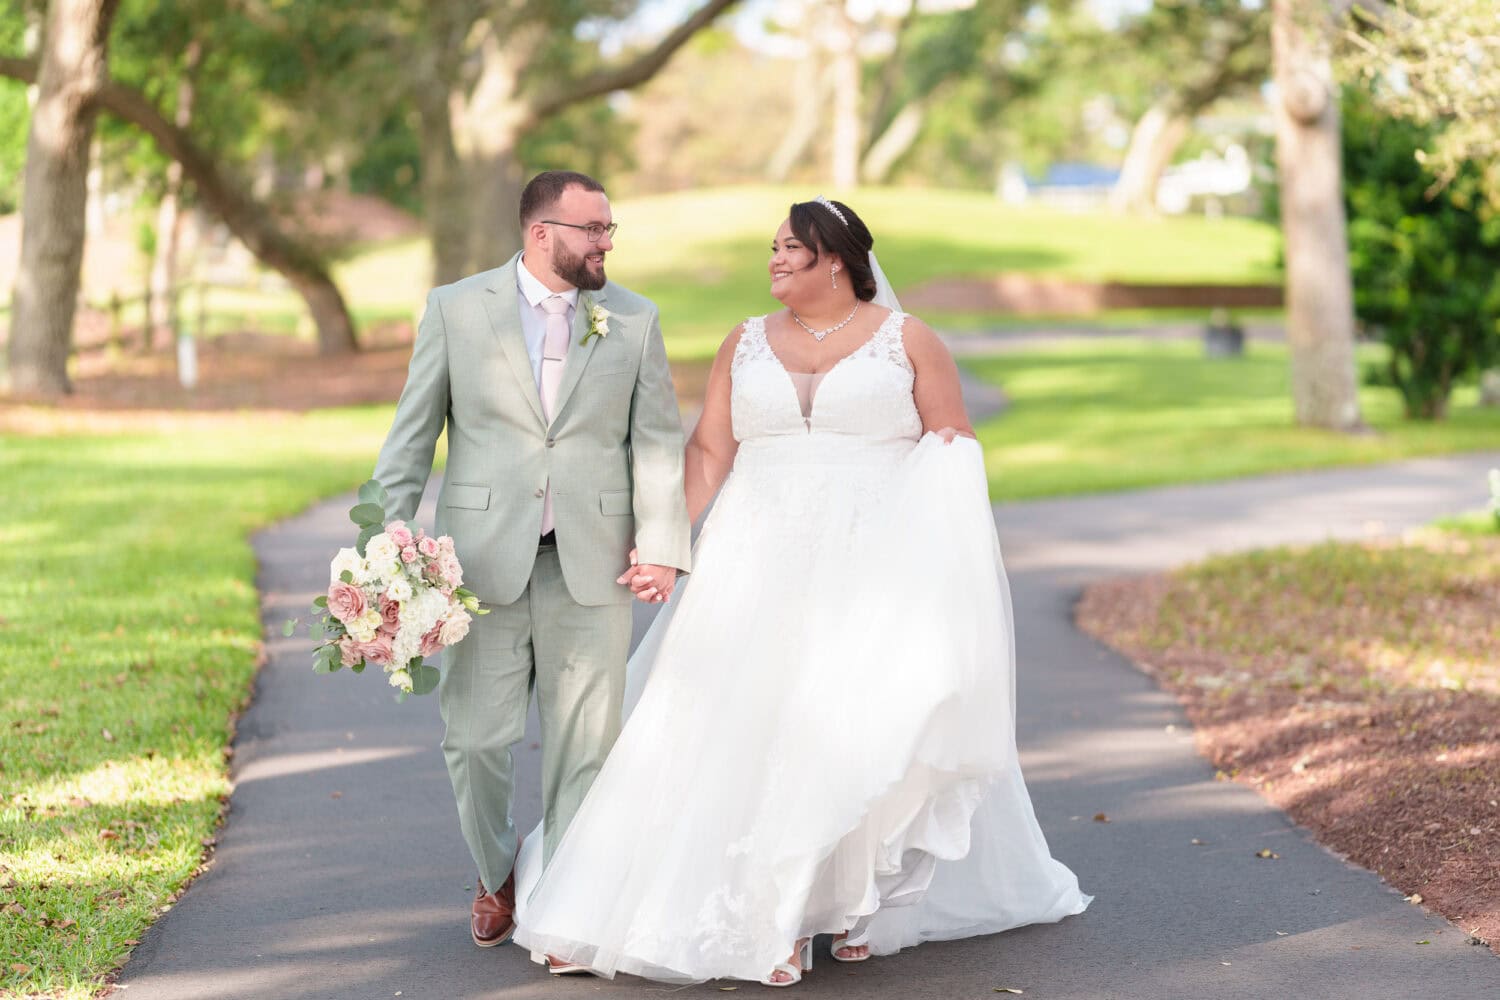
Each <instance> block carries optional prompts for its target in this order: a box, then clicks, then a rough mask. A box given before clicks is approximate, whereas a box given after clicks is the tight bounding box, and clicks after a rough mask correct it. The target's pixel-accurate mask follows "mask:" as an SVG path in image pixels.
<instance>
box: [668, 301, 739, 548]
mask: <svg viewBox="0 0 1500 1000" xmlns="http://www.w3.org/2000/svg"><path fill="white" fill-rule="evenodd" d="M743 329H744V327H743V326H737V327H735V328H734V332H732V333H731V334H730V335H729V336H728V337H726V338H725V339H724V343H723V344H721V345H719V353H718V354H717V355H716V356H715V357H714V365H713V368H712V369H711V370H710V371H709V373H708V388H707V390H706V391H705V392H704V396H703V416H701V417H699V418H698V426H697V427H696V428H694V429H693V436H692V437H690V438H689V439H688V443H687V449H686V451H685V453H684V456H683V459H684V461H683V485H684V487H685V489H686V491H687V508H688V518H689V520H691V521H694V522H696V521H697V520H698V518H700V517H702V516H703V510H704V508H706V507H707V506H708V504H709V501H711V500H713V498H714V494H715V493H717V492H719V487H720V486H722V485H724V480H725V478H727V477H728V475H729V470H730V469H731V468H732V467H733V466H734V455H735V452H736V451H738V450H739V442H738V441H736V440H735V439H734V427H733V424H732V422H731V419H730V410H729V390H730V374H729V366H730V362H732V361H733V360H734V351H735V348H736V347H738V346H739V343H740V332H741V331H742V330H743Z"/></svg>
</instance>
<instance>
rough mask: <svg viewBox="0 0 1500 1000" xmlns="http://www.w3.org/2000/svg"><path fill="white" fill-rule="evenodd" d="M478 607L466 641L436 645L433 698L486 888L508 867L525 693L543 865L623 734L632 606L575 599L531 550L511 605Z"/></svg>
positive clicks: (547, 557) (553, 568)
mask: <svg viewBox="0 0 1500 1000" xmlns="http://www.w3.org/2000/svg"><path fill="white" fill-rule="evenodd" d="M486 607H488V608H489V609H490V613H489V614H487V615H477V616H475V618H474V622H473V625H472V627H471V629H470V631H469V635H468V637H467V638H466V639H464V641H462V642H460V643H459V644H458V645H456V646H454V647H452V648H451V649H447V650H444V652H443V657H444V659H443V673H442V680H441V682H440V683H439V685H438V703H439V707H440V709H441V711H442V716H443V722H444V724H445V726H446V731H445V733H444V736H443V756H444V758H445V759H446V760H447V763H448V776H449V778H451V779H452V781H453V794H454V797H455V798H456V799H457V801H458V816H459V823H460V826H461V828H462V830H463V836H464V841H465V842H466V843H467V844H468V846H469V852H470V853H471V854H472V855H473V857H474V864H475V865H476V866H477V867H478V869H479V874H480V877H481V878H482V879H483V880H484V887H485V888H486V889H487V890H490V891H494V890H495V889H497V888H499V887H500V886H501V885H502V884H503V883H504V882H505V879H506V877H507V876H508V875H509V874H510V871H511V867H512V866H513V865H514V863H515V857H516V848H517V844H518V840H517V833H516V828H515V824H514V823H513V822H512V818H511V801H512V799H513V798H514V795H515V764H514V762H513V760H512V754H511V748H512V747H513V746H514V745H515V744H516V743H517V742H518V741H519V740H520V739H521V738H522V737H523V736H524V735H525V731H526V712H527V707H528V705H529V703H530V700H531V693H532V691H533V690H535V692H536V697H537V709H538V712H539V714H540V715H541V720H542V813H543V822H544V826H545V831H546V835H545V839H544V856H545V858H546V859H547V860H550V859H551V857H552V852H553V850H554V849H556V847H557V844H558V842H559V841H560V840H561V839H562V835H563V832H564V831H565V830H566V829H567V827H568V824H569V823H570V822H571V821H572V819H573V815H574V814H575V813H576V812H577V811H578V807H579V806H580V805H582V804H583V799H584V796H585V795H587V794H588V790H589V786H590V785H592V784H593V782H594V777H595V776H596V775H597V774H598V773H599V769H600V768H601V767H602V766H603V765H604V758H605V756H606V755H608V753H609V751H610V748H611V747H612V746H614V742H615V738H616V737H617V736H618V735H619V733H620V714H621V702H622V700H623V698H624V692H625V660H626V657H627V654H628V653H629V650H630V633H631V607H630V603H629V602H628V601H622V602H619V603H614V604H606V605H601V606H598V607H587V606H584V605H581V604H577V603H575V602H574V600H573V598H572V597H571V595H570V594H569V593H568V588H567V585H566V583H565V582H564V581H563V575H562V568H561V566H560V565H559V563H558V559H557V550H556V549H555V548H553V547H551V546H543V547H542V548H541V549H539V550H538V552H537V557H536V564H535V565H534V566H533V567H532V571H531V579H530V581H529V582H528V584H527V586H526V590H525V591H524V592H523V593H522V594H521V596H520V598H519V599H518V600H517V601H515V603H513V604H506V605H486Z"/></svg>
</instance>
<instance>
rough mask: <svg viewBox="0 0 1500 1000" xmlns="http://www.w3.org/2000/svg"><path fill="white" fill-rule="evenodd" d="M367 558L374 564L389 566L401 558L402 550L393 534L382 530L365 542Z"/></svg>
mask: <svg viewBox="0 0 1500 1000" xmlns="http://www.w3.org/2000/svg"><path fill="white" fill-rule="evenodd" d="M365 558H366V559H368V560H370V565H372V566H388V565H390V564H391V563H393V562H395V561H396V560H397V559H400V558H401V550H400V549H399V548H398V547H397V546H396V543H395V542H393V541H392V540H391V536H390V535H387V534H386V533H385V532H383V531H382V532H381V533H380V534H378V535H376V536H375V537H374V538H372V539H370V540H369V541H368V542H366V543H365Z"/></svg>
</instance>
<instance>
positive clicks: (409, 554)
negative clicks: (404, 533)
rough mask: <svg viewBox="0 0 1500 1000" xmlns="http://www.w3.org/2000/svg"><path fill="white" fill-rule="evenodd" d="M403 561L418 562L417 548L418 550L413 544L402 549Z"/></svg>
mask: <svg viewBox="0 0 1500 1000" xmlns="http://www.w3.org/2000/svg"><path fill="white" fill-rule="evenodd" d="M401 561H402V562H404V563H414V562H416V561H417V550H416V548H415V547H413V546H410V545H408V546H407V547H406V548H404V549H402V550H401Z"/></svg>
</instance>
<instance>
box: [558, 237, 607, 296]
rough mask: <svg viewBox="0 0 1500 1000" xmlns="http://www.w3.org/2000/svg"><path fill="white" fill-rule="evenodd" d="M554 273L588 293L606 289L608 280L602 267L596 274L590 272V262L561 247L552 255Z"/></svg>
mask: <svg viewBox="0 0 1500 1000" xmlns="http://www.w3.org/2000/svg"><path fill="white" fill-rule="evenodd" d="M552 273H553V274H555V275H557V276H558V277H559V278H561V279H562V280H564V281H566V282H567V283H568V284H570V285H572V286H573V287H575V288H582V289H583V290H584V291H586V292H597V291H598V290H599V289H601V288H603V287H604V282H605V280H606V279H605V277H604V269H603V268H602V267H601V268H600V269H599V273H597V274H595V273H594V272H593V271H591V270H589V262H588V260H587V259H586V258H585V257H584V256H583V255H579V254H574V253H573V252H572V251H570V250H569V249H568V248H567V247H564V246H559V247H558V248H557V249H556V250H555V251H554V252H553V254H552Z"/></svg>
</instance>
